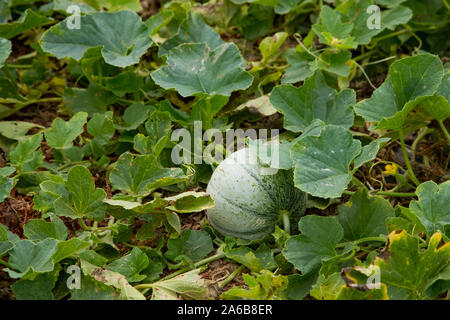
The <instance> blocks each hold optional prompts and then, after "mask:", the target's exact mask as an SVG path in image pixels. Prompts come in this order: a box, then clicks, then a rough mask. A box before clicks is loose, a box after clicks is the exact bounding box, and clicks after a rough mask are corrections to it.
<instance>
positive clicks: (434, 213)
mask: <svg viewBox="0 0 450 320" xmlns="http://www.w3.org/2000/svg"><path fill="white" fill-rule="evenodd" d="M416 194H417V196H418V197H419V200H413V201H411V203H410V204H409V210H410V211H411V212H412V213H413V214H414V215H416V216H417V217H418V218H419V220H420V222H421V223H422V224H423V225H424V227H425V229H426V231H427V234H428V236H431V235H432V234H434V233H435V232H437V231H440V232H441V233H443V234H446V235H447V236H448V237H450V233H448V231H447V230H446V229H447V228H448V226H449V225H450V206H449V204H450V181H446V182H443V183H441V184H440V185H437V184H436V183H435V182H434V181H427V182H424V183H422V184H421V185H419V186H418V187H417V189H416ZM446 231H447V232H446Z"/></svg>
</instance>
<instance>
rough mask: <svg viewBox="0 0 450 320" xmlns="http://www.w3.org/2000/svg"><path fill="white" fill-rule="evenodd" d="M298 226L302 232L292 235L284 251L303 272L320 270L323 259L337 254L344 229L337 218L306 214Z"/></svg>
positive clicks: (287, 257)
mask: <svg viewBox="0 0 450 320" xmlns="http://www.w3.org/2000/svg"><path fill="white" fill-rule="evenodd" d="M298 228H299V230H300V232H301V233H302V234H301V235H299V236H294V237H291V238H290V239H289V240H288V241H287V242H286V246H285V248H284V249H283V251H282V253H283V255H284V256H285V257H286V259H287V260H288V261H289V262H290V263H292V264H293V265H294V267H295V268H296V269H297V270H300V271H301V272H302V274H308V273H309V272H311V271H314V270H318V269H319V268H320V266H321V263H322V261H324V260H328V259H331V258H333V257H335V256H336V255H337V253H336V250H335V247H336V245H337V244H338V243H339V241H341V240H342V237H343V235H344V230H343V229H342V227H341V225H340V224H339V223H338V222H337V221H336V219H335V218H333V217H320V216H315V215H311V216H306V217H303V218H302V219H300V221H299V223H298Z"/></svg>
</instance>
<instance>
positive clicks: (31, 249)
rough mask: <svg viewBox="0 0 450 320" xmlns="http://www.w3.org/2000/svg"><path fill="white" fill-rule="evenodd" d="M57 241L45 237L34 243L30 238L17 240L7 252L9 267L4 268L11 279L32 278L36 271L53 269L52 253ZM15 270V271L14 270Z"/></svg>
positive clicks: (43, 271)
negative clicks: (8, 252)
mask: <svg viewBox="0 0 450 320" xmlns="http://www.w3.org/2000/svg"><path fill="white" fill-rule="evenodd" d="M57 243H58V241H57V240H55V239H45V240H43V241H40V242H37V243H34V242H32V241H30V240H19V241H17V242H16V243H15V247H14V249H13V250H12V251H11V252H10V254H9V264H10V266H11V268H12V269H13V270H11V269H8V268H7V269H5V271H7V272H8V274H9V276H10V277H11V278H13V279H17V278H22V279H25V280H28V279H29V280H33V279H34V278H35V276H36V274H37V273H45V272H50V271H53V267H54V262H53V259H52V255H53V253H54V252H55V251H56V245H57ZM15 270H17V271H15Z"/></svg>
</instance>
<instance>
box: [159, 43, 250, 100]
mask: <svg viewBox="0 0 450 320" xmlns="http://www.w3.org/2000/svg"><path fill="white" fill-rule="evenodd" d="M166 62H167V66H163V67H161V68H159V69H158V70H156V71H154V72H152V74H151V76H152V78H153V80H154V81H155V82H156V83H157V84H158V85H160V86H161V87H163V88H164V89H175V90H177V91H178V92H179V93H180V94H181V95H182V96H183V97H188V96H192V95H198V94H207V95H211V96H212V95H224V96H229V95H230V94H231V92H233V91H236V90H242V89H246V88H248V87H249V86H250V85H251V83H252V81H253V76H252V75H251V74H250V73H248V72H247V71H245V70H244V67H245V61H244V59H243V58H242V56H241V54H240V52H239V50H238V48H237V47H236V45H235V44H233V43H224V44H222V45H220V46H218V47H216V48H215V49H210V48H209V47H208V46H207V45H206V44H204V43H195V44H182V45H180V46H178V47H176V48H174V49H172V50H171V51H170V53H169V54H168V55H167V61H166Z"/></svg>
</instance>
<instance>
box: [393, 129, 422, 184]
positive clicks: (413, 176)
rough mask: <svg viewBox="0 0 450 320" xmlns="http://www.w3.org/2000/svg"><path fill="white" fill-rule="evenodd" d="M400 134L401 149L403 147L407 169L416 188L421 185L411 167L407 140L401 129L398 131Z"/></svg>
mask: <svg viewBox="0 0 450 320" xmlns="http://www.w3.org/2000/svg"><path fill="white" fill-rule="evenodd" d="M398 133H399V136H400V144H401V147H402V154H403V158H404V160H405V164H406V168H407V169H408V175H409V177H410V178H411V180H412V182H414V184H415V185H416V186H418V185H419V184H420V182H419V180H418V179H417V177H416V175H415V174H414V171H413V168H412V166H411V163H410V162H409V158H408V153H407V152H406V145H405V139H404V136H403V129H400V130H399V131H398Z"/></svg>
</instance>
